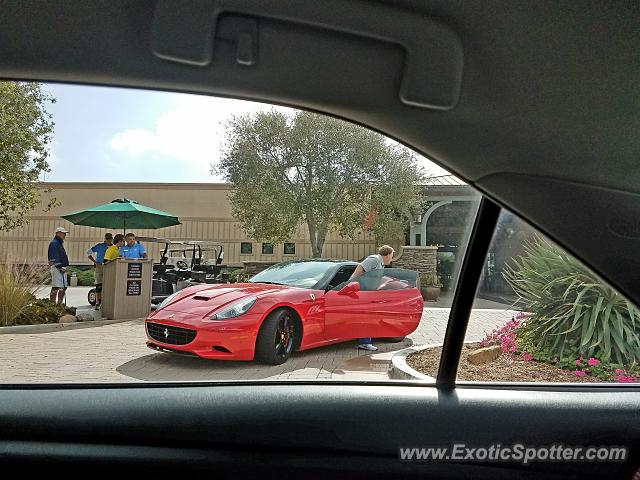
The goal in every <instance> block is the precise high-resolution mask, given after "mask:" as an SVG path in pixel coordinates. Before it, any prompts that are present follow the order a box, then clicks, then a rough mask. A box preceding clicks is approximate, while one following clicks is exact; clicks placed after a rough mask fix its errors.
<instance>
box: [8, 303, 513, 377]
mask: <svg viewBox="0 0 640 480" xmlns="http://www.w3.org/2000/svg"><path fill="white" fill-rule="evenodd" d="M514 313H515V312H513V311H511V310H507V309H506V308H505V307H504V306H503V308H502V309H478V310H475V311H474V312H473V314H472V318H471V320H470V325H469V329H468V332H467V340H469V341H477V340H480V339H481V338H482V337H483V336H484V334H485V332H488V331H490V330H492V329H493V328H495V327H496V326H498V325H502V324H504V323H505V322H506V321H508V320H509V319H510V318H511V316H512V315H514ZM448 316H449V309H448V308H429V307H428V308H425V310H424V314H423V317H422V321H421V323H420V326H419V327H418V329H417V330H416V331H415V332H414V333H413V334H411V335H410V336H409V337H407V338H406V339H405V340H404V342H403V343H400V344H398V343H396V344H392V343H378V344H377V345H378V347H380V350H379V351H378V352H377V353H375V354H373V355H368V354H367V352H363V351H361V350H357V349H356V348H355V344H354V343H353V342H347V343H343V344H339V345H332V346H329V347H324V348H317V349H313V350H309V351H306V352H300V353H297V354H295V355H293V356H292V357H291V358H290V359H289V361H288V362H286V363H285V364H284V365H280V366H265V365H259V364H254V363H252V362H224V361H212V360H202V359H198V358H189V357H182V356H178V355H172V354H167V353H158V352H154V351H152V350H150V349H148V348H147V347H146V345H145V341H146V337H145V332H144V322H143V320H132V321H127V322H123V323H117V324H111V325H105V326H100V327H94V328H85V329H79V330H69V331H59V332H51V333H39V334H4V335H0V364H1V365H2V369H1V371H0V383H45V382H50V383H60V382H63V383H91V382H139V381H153V382H171V381H208V380H248V379H333V380H339V379H344V380H367V379H371V380H374V379H375V380H381V379H386V378H387V368H388V364H389V359H390V357H391V355H392V354H393V352H395V351H397V350H400V349H402V348H405V347H406V346H411V345H420V344H430V343H441V342H442V341H443V339H444V334H445V329H446V324H447V319H448Z"/></svg>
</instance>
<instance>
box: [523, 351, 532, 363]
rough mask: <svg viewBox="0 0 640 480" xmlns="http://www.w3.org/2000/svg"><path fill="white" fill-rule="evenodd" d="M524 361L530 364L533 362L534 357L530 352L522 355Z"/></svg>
mask: <svg viewBox="0 0 640 480" xmlns="http://www.w3.org/2000/svg"><path fill="white" fill-rule="evenodd" d="M522 360H524V361H525V362H530V361H531V360H533V355H531V354H530V353H529V352H524V353H523V354H522Z"/></svg>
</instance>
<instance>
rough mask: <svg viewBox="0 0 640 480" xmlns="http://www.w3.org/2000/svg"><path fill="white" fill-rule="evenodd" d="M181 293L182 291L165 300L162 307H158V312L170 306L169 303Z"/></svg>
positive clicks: (161, 304)
mask: <svg viewBox="0 0 640 480" xmlns="http://www.w3.org/2000/svg"><path fill="white" fill-rule="evenodd" d="M179 293H180V290H178V291H177V292H174V293H172V294H171V295H169V296H168V297H167V298H165V299H164V300H163V301H162V303H160V305H158V306H157V307H156V312H157V311H158V310H161V309H163V308H164V307H166V306H167V305H169V303H170V302H171V300H173V299H174V298H176V297H177V296H178V294H179Z"/></svg>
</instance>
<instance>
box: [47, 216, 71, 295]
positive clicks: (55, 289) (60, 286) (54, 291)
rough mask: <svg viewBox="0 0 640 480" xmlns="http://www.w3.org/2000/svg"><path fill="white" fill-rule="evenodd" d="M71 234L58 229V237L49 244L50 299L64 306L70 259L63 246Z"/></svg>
mask: <svg viewBox="0 0 640 480" xmlns="http://www.w3.org/2000/svg"><path fill="white" fill-rule="evenodd" d="M67 233H69V232H68V231H67V230H66V229H64V228H63V227H58V228H56V236H55V237H53V240H51V241H50V242H49V252H48V258H49V272H50V273H51V293H50V294H49V298H50V299H51V301H52V302H55V303H59V304H62V301H63V299H64V295H65V292H66V290H67V282H66V278H65V275H66V271H67V267H68V266H69V257H67V252H66V251H65V249H64V246H63V245H62V244H63V243H64V239H65V238H66V237H67Z"/></svg>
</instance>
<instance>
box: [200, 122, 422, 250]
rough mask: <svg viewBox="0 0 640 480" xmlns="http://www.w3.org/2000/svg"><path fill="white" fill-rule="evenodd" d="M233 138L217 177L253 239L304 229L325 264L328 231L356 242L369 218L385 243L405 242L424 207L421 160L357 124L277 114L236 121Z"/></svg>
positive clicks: (276, 238)
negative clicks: (228, 187)
mask: <svg viewBox="0 0 640 480" xmlns="http://www.w3.org/2000/svg"><path fill="white" fill-rule="evenodd" d="M227 135H228V137H227V145H226V148H225V151H224V152H223V156H222V159H221V162H220V164H219V165H218V166H217V167H215V166H214V168H213V170H214V171H217V172H218V173H220V174H222V175H223V176H224V178H225V179H226V180H227V181H228V182H230V183H231V184H232V185H233V190H232V192H231V194H230V196H229V199H230V202H231V205H232V209H233V214H234V215H235V216H236V217H237V218H238V219H239V220H240V221H241V222H242V224H243V228H244V229H245V230H246V231H247V232H248V234H249V235H251V236H252V237H254V238H259V239H262V240H267V241H270V242H272V243H281V242H284V241H286V240H288V239H290V238H291V234H292V233H293V232H294V231H295V229H296V228H297V226H298V225H300V223H301V222H303V223H305V224H306V226H307V228H308V231H309V238H310V242H311V247H312V252H313V256H314V257H320V256H321V255H322V248H323V246H324V243H325V240H326V237H327V234H328V233H329V231H331V230H334V231H337V232H338V233H339V234H340V235H341V236H343V237H348V238H352V239H353V238H355V236H356V235H357V234H358V233H359V232H360V231H362V229H363V223H364V222H365V220H366V219H369V220H372V221H371V225H370V227H371V231H372V232H373V234H374V235H375V237H376V238H377V239H378V240H379V241H387V242H388V241H390V239H394V240H395V239H398V238H401V237H402V236H403V232H404V230H405V226H406V225H407V223H408V222H409V221H410V219H411V218H412V215H413V214H414V213H415V212H416V210H417V209H418V208H419V206H420V201H421V191H420V186H419V185H420V183H421V181H422V180H423V179H424V175H423V173H422V171H421V169H420V167H419V166H418V164H417V159H416V156H415V155H414V154H413V153H412V152H411V151H409V150H408V149H406V148H403V147H400V146H395V145H391V144H390V143H389V142H387V141H386V139H385V137H383V136H382V135H380V134H378V133H375V132H373V131H371V130H368V129H366V128H363V127H360V126H358V125H354V124H351V123H348V122H345V121H343V120H338V119H335V118H331V117H327V116H324V115H318V114H315V113H311V112H298V113H296V114H295V115H294V116H288V115H286V114H284V113H281V112H278V111H275V110H272V111H270V112H261V113H257V114H255V115H246V116H242V117H235V118H233V119H232V120H231V121H230V122H229V124H228V126H227ZM374 219H375V221H373V220H374Z"/></svg>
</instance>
